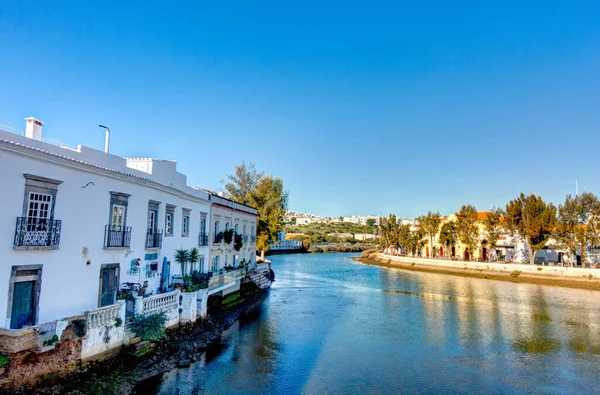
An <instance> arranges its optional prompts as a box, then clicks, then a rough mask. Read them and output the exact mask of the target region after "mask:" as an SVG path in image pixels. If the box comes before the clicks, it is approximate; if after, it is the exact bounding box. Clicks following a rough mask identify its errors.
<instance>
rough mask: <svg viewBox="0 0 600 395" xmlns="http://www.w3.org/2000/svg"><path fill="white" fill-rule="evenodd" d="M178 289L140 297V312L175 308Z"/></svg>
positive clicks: (145, 313)
mask: <svg viewBox="0 0 600 395" xmlns="http://www.w3.org/2000/svg"><path fill="white" fill-rule="evenodd" d="M178 299H179V291H173V292H167V293H164V294H160V295H155V296H150V297H149V298H144V299H142V308H141V312H140V313H141V314H143V315H148V314H152V313H158V312H161V311H167V310H171V309H177V307H178V306H179V300H178Z"/></svg>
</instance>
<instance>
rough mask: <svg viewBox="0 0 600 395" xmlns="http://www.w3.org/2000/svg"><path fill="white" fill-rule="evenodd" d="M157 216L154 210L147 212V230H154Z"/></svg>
mask: <svg viewBox="0 0 600 395" xmlns="http://www.w3.org/2000/svg"><path fill="white" fill-rule="evenodd" d="M157 216H158V214H157V213H156V211H154V210H149V211H148V229H149V230H156V217H157Z"/></svg>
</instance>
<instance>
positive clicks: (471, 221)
mask: <svg viewBox="0 0 600 395" xmlns="http://www.w3.org/2000/svg"><path fill="white" fill-rule="evenodd" d="M456 235H457V236H458V239H459V240H460V242H461V243H463V244H464V245H465V246H466V248H467V251H468V257H469V260H471V257H472V256H473V253H474V251H475V246H477V244H478V239H479V228H478V227H477V209H476V208H475V206H473V205H470V204H468V205H463V206H462V207H461V208H460V211H459V212H458V213H457V214H456Z"/></svg>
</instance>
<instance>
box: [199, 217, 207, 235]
mask: <svg viewBox="0 0 600 395" xmlns="http://www.w3.org/2000/svg"><path fill="white" fill-rule="evenodd" d="M200 234H203V235H205V234H206V218H201V219H200Z"/></svg>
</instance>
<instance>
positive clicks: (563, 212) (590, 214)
mask: <svg viewBox="0 0 600 395" xmlns="http://www.w3.org/2000/svg"><path fill="white" fill-rule="evenodd" d="M599 231H600V201H599V200H598V198H597V197H596V196H595V195H594V194H592V193H589V192H584V193H582V194H581V195H579V196H575V197H574V198H573V197H571V195H567V197H566V199H565V202H564V203H563V204H560V205H559V206H558V218H557V223H556V232H555V234H556V238H557V240H558V241H559V242H561V244H562V245H563V246H564V247H566V248H567V249H568V250H569V251H571V253H573V254H576V251H577V248H580V249H581V261H582V262H585V247H586V246H588V245H594V244H597V243H598V241H599V235H598V232H599Z"/></svg>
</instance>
